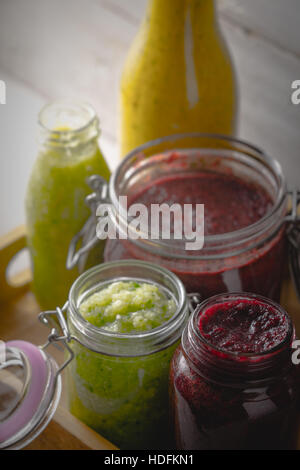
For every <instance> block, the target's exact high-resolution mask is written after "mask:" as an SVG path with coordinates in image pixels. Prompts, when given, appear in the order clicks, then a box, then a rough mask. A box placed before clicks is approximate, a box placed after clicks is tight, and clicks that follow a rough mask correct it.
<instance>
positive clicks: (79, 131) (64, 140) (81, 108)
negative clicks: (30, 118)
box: [38, 100, 100, 145]
mask: <svg viewBox="0 0 300 470" xmlns="http://www.w3.org/2000/svg"><path fill="white" fill-rule="evenodd" d="M71 119H74V124H73V125H72V126H70V127H68V123H67V122H66V121H67V120H71ZM47 121H49V122H47ZM50 123H51V124H50ZM38 124H39V127H40V129H41V132H42V136H43V139H45V140H47V142H49V143H53V144H54V143H55V144H56V145H58V144H59V143H61V144H64V145H72V144H73V145H75V144H78V143H80V142H82V141H87V140H90V139H92V138H95V137H98V136H99V133H100V131H99V118H98V116H97V114H96V111H95V109H94V108H93V106H91V105H90V104H89V103H85V102H77V101H71V100H56V101H51V102H49V103H47V104H46V105H45V106H44V107H43V108H42V109H41V111H40V112H39V114H38ZM64 126H66V127H65V128H64Z"/></svg>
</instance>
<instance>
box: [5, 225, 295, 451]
mask: <svg viewBox="0 0 300 470" xmlns="http://www.w3.org/2000/svg"><path fill="white" fill-rule="evenodd" d="M25 247H26V232H25V227H23V226H20V227H18V228H16V229H15V230H13V231H12V232H11V233H9V234H7V235H5V236H3V237H0V339H2V340H4V341H9V340H12V339H23V340H26V341H30V342H32V343H35V344H43V343H44V342H45V340H46V337H47V329H46V328H45V327H44V326H43V325H42V324H41V323H40V322H39V321H38V319H37V316H38V313H39V312H40V309H39V306H38V304H37V302H36V301H35V298H34V295H33V294H32V292H31V291H30V288H29V287H30V286H29V285H30V280H31V274H30V271H29V270H27V271H24V272H22V273H20V274H18V275H16V276H14V277H13V278H12V279H9V280H8V279H7V276H6V273H7V267H8V265H9V263H10V262H11V260H12V258H13V257H14V256H15V255H16V254H17V253H18V252H19V251H20V250H22V249H24V248H25ZM281 304H282V306H283V307H284V308H285V309H286V310H287V312H289V314H290V315H291V317H292V318H293V321H294V324H295V326H296V330H297V333H298V336H300V302H299V300H298V299H297V297H296V294H295V290H294V287H293V285H292V282H291V281H290V279H286V280H285V282H284V287H283V291H282V297H281ZM51 353H52V351H51ZM53 356H54V357H55V359H56V360H57V361H58V362H59V363H61V362H62V360H63V358H62V353H61V352H60V351H58V350H56V349H54V348H53ZM63 381H64V380H63ZM63 390H65V387H64V386H63ZM298 443H299V444H298V448H299V449H300V432H299V439H298ZM27 449H102V450H113V449H117V448H116V447H115V446H114V445H113V444H111V443H110V442H108V441H107V440H106V439H104V438H103V437H101V436H100V435H99V434H97V433H96V432H94V431H93V430H92V429H90V428H89V427H88V426H86V425H85V424H83V423H82V422H81V421H79V420H78V419H76V418H75V417H74V416H73V415H71V414H70V413H69V412H68V411H67V409H66V397H65V393H64V392H63V393H62V398H61V402H60V407H59V408H58V410H57V411H56V413H55V415H54V418H53V420H52V422H51V423H50V424H49V425H48V427H47V428H46V429H45V430H44V431H43V433H42V434H41V435H40V436H39V437H38V438H37V439H35V441H34V442H32V443H31V444H30V445H29V446H28V447H27Z"/></svg>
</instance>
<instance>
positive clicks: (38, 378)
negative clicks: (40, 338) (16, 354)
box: [0, 341, 48, 443]
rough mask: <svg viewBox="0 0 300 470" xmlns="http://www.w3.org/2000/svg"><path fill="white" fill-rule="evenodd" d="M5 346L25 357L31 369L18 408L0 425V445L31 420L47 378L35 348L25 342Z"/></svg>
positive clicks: (42, 393)
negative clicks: (29, 378)
mask: <svg viewBox="0 0 300 470" xmlns="http://www.w3.org/2000/svg"><path fill="white" fill-rule="evenodd" d="M6 346H7V347H11V348H16V349H18V350H19V351H21V352H22V353H23V354H24V355H25V356H26V358H27V359H28V361H29V364H30V367H31V380H30V383H29V386H28V390H27V392H26V395H25V397H24V399H23V401H22V403H21V404H20V406H18V408H17V409H16V411H15V412H13V413H12V415H11V416H9V417H8V418H7V420H5V421H4V422H3V423H1V425H0V443H3V442H5V441H7V440H8V439H10V438H11V437H13V436H14V435H15V434H17V433H18V432H19V431H21V430H22V429H23V428H24V427H25V426H26V425H27V424H28V423H29V422H30V420H31V419H32V418H33V416H34V415H35V413H36V411H37V409H38V407H39V405H40V403H41V400H42V398H43V395H44V392H45V388H46V384H47V378H48V368H47V365H46V362H45V359H44V357H43V355H42V352H41V350H40V349H39V348H38V347H37V346H34V345H33V344H31V343H28V342H26V341H9V342H7V343H6Z"/></svg>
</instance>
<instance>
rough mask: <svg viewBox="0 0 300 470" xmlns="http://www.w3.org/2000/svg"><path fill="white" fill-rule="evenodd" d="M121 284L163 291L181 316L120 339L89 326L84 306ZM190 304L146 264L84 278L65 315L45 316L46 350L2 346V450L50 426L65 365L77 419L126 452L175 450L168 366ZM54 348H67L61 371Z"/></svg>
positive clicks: (167, 277)
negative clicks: (52, 352) (132, 283)
mask: <svg viewBox="0 0 300 470" xmlns="http://www.w3.org/2000/svg"><path fill="white" fill-rule="evenodd" d="M121 280H122V281H126V280H130V281H137V282H139V281H142V282H143V281H144V282H147V283H151V284H155V285H157V287H159V289H160V290H161V291H163V292H164V293H165V294H166V295H167V296H168V297H170V298H172V299H173V300H174V302H175V305H176V311H175V313H174V314H173V316H172V317H171V318H170V319H169V320H168V321H166V322H165V323H163V324H162V325H160V326H158V327H156V328H153V329H152V330H146V331H141V332H134V333H115V332H112V331H109V330H106V329H103V328H98V327H96V326H94V325H93V324H91V323H89V322H88V321H87V320H85V319H84V318H83V316H82V315H81V314H80V312H79V308H80V305H81V303H82V302H83V301H84V300H85V299H86V298H87V297H89V296H90V295H91V294H93V293H95V292H96V291H99V289H102V288H105V287H106V286H107V285H108V284H110V283H112V282H115V281H121ZM191 303H192V299H191V300H189V298H188V296H187V295H186V292H185V289H184V286H183V284H182V283H181V281H180V280H179V279H178V278H176V276H175V275H174V274H173V273H171V272H169V271H167V270H165V269H164V268H161V267H159V266H155V265H152V264H150V263H145V262H143V261H120V262H115V263H106V264H102V265H99V266H96V267H94V268H91V269H90V270H88V271H86V272H85V273H83V274H82V275H81V276H80V277H78V279H77V280H76V281H75V282H74V284H73V285H72V287H71V290H70V292H69V300H68V302H67V303H66V304H65V305H64V307H63V308H62V309H60V308H57V309H56V311H46V312H42V313H41V314H40V320H41V321H42V322H43V323H44V324H46V325H47V326H49V327H50V328H51V334H50V336H49V337H48V341H47V342H46V343H45V345H44V346H41V347H37V346H34V345H33V344H31V343H27V342H24V341H11V342H8V343H6V345H5V344H4V343H3V344H2V343H1V342H0V398H1V397H3V396H4V401H3V403H2V405H3V406H2V407H1V410H0V449H1V448H20V447H23V446H25V445H26V444H28V443H29V442H30V441H31V440H32V439H34V437H36V436H37V435H38V434H39V433H40V432H41V431H42V430H43V429H44V427H45V426H46V424H48V422H49V420H50V419H51V417H52V416H53V413H54V411H55V408H56V406H57V404H58V400H59V397H60V392H61V379H60V373H61V372H62V370H63V369H64V368H65V367H66V366H67V367H66V372H67V387H68V396H69V407H70V411H71V412H72V413H73V414H74V415H75V416H76V417H77V418H79V419H80V420H81V421H83V422H84V423H86V424H87V425H89V426H90V427H92V428H93V429H94V430H95V431H97V432H99V433H101V434H102V435H103V436H104V437H106V438H107V439H109V440H111V442H112V443H113V444H114V445H117V446H118V447H121V448H123V449H126V448H127V449H128V448H129V449H158V448H159V449H162V448H165V449H166V448H173V447H174V443H173V440H172V435H173V433H172V432H171V430H170V428H169V425H170V421H169V406H168V403H169V398H168V381H169V368H170V361H171V358H172V355H173V353H174V351H175V349H176V347H177V346H178V344H179V343H180V338H181V334H182V331H183V328H184V327H185V325H186V323H187V320H188V315H189V311H190V310H191V308H192V305H191ZM53 343H57V344H60V345H61V346H63V347H64V349H65V362H64V363H63V364H62V365H60V366H59V365H57V364H56V363H55V361H54V360H53V359H52V358H51V356H50V355H49V353H48V352H47V348H48V346H49V345H51V344H53ZM1 346H5V349H6V350H4V349H3V350H2V349H1ZM3 353H5V354H3ZM3 357H5V360H4V361H3V360H2V359H3Z"/></svg>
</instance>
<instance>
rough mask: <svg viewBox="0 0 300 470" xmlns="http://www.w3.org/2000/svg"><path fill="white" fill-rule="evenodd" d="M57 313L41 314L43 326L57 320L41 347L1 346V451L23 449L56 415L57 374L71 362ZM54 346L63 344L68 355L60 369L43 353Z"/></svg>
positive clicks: (20, 343)
mask: <svg viewBox="0 0 300 470" xmlns="http://www.w3.org/2000/svg"><path fill="white" fill-rule="evenodd" d="M64 308H65V307H64ZM57 310H58V311H56V312H43V313H42V314H41V320H42V322H43V323H45V324H49V323H50V320H49V318H50V315H51V316H53V314H55V315H56V318H57V319H58V322H57V321H56V326H55V327H53V328H52V331H51V334H50V335H49V337H48V341H47V343H46V344H45V345H44V346H35V345H34V344H31V343H29V342H26V341H8V342H7V343H4V342H0V403H1V406H0V449H22V448H24V447H25V446H26V445H28V444H29V443H30V442H32V441H33V440H34V439H35V438H36V437H37V436H38V435H39V434H40V433H41V432H42V431H43V430H44V429H45V427H46V426H47V425H48V423H49V422H50V420H51V419H52V417H53V414H54V413H55V411H56V408H57V406H58V403H59V400H60V396H61V377H60V372H61V371H62V369H63V368H64V367H65V366H66V365H67V364H68V363H69V362H70V360H72V358H73V353H72V351H71V350H70V348H69V346H68V345H67V344H66V339H65V332H66V331H64V330H62V334H61V335H60V334H59V332H58V330H57V325H58V324H59V326H60V327H61V326H63V328H65V321H64V319H63V322H62V320H61V317H63V313H62V310H60V309H57ZM63 310H64V309H63ZM53 342H62V343H63V344H64V346H65V347H66V348H67V350H68V351H69V353H70V357H69V358H68V359H67V361H66V362H65V363H64V364H63V365H62V366H59V365H58V364H57V363H56V362H55V360H54V359H53V358H52V357H51V355H50V354H48V353H47V352H46V349H47V347H48V345H49V344H51V343H53Z"/></svg>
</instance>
